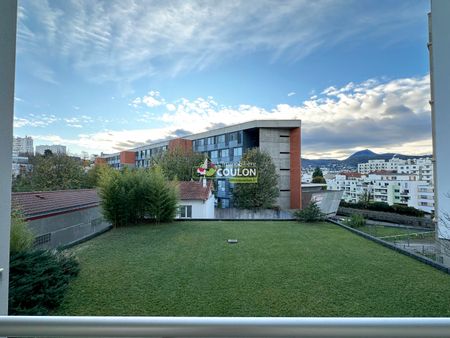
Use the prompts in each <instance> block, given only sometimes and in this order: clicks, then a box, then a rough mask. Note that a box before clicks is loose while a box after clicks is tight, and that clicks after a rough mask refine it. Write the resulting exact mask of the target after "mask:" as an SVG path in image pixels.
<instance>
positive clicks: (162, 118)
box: [34, 75, 431, 158]
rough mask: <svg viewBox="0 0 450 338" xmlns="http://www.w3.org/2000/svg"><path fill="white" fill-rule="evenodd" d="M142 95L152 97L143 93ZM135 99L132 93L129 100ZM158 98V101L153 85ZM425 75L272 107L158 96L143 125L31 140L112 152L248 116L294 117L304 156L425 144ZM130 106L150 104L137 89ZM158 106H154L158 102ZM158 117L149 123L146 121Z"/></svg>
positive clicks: (422, 150) (427, 147) (420, 150)
mask: <svg viewBox="0 0 450 338" xmlns="http://www.w3.org/2000/svg"><path fill="white" fill-rule="evenodd" d="M144 97H152V98H153V97H154V95H153V96H152V95H150V94H147V95H145V96H144ZM137 99H139V100H137ZM157 99H158V101H161V102H165V99H164V98H163V97H162V94H160V93H159V92H158V95H157ZM428 101H429V76H428V75H426V76H423V77H415V78H403V79H394V80H390V81H381V80H377V79H369V80H367V81H365V82H362V83H348V84H346V85H345V86H342V87H329V88H326V89H324V90H323V91H322V93H321V94H320V95H314V96H312V97H311V98H310V99H308V100H306V101H304V102H303V103H302V104H300V105H289V104H279V105H277V106H275V107H273V108H272V109H265V108H262V107H258V106H253V105H246V104H242V105H239V106H234V107H232V106H224V105H221V104H220V103H218V102H216V101H215V100H214V98H212V97H210V96H209V97H206V98H197V99H194V100H188V99H186V98H181V99H179V100H176V101H174V102H169V103H166V105H165V106H164V109H165V112H164V113H162V114H154V113H152V112H151V111H146V112H145V113H142V114H140V115H139V117H138V118H137V119H138V120H139V121H140V122H141V123H146V124H147V125H148V126H149V128H145V129H136V130H107V131H102V132H98V133H93V134H80V135H79V138H77V139H61V138H58V137H57V136H55V135H47V136H46V135H34V137H35V138H36V139H38V140H42V141H45V142H52V140H54V139H56V140H57V142H59V143H64V144H68V145H76V146H79V147H82V148H84V149H89V150H90V151H91V152H97V153H98V152H99V151H100V150H101V151H104V152H115V151H119V150H123V149H127V148H131V147H135V146H139V145H142V144H145V143H148V142H151V141H155V140H161V139H166V138H172V137H179V136H182V135H185V134H189V133H198V132H203V131H205V130H208V129H212V128H217V127H219V126H223V125H229V124H236V123H241V122H246V121H250V120H256V119H301V120H302V152H303V156H304V157H310V158H316V157H338V158H342V157H345V156H348V155H349V154H350V153H351V152H353V151H356V150H359V149H362V148H370V149H372V150H374V151H379V152H384V151H386V152H388V151H389V152H402V153H408V154H427V153H430V152H431V117H430V114H431V113H430V107H429V103H428ZM133 102H135V105H136V108H139V109H150V110H151V109H152V108H153V107H154V106H152V105H151V104H150V105H149V104H148V102H145V101H144V100H143V98H142V97H140V98H136V99H135V100H133ZM161 107H162V106H159V108H161ZM155 124H157V125H162V127H157V128H156V127H154V128H152V127H151V126H152V125H155Z"/></svg>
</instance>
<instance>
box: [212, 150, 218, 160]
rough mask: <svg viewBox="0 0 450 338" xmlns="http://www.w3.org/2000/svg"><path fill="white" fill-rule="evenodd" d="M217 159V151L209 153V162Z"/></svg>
mask: <svg viewBox="0 0 450 338" xmlns="http://www.w3.org/2000/svg"><path fill="white" fill-rule="evenodd" d="M217 157H219V152H218V151H217V150H213V151H211V160H212V159H217Z"/></svg>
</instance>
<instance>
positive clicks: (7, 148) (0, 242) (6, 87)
mask: <svg viewBox="0 0 450 338" xmlns="http://www.w3.org/2000/svg"><path fill="white" fill-rule="evenodd" d="M16 20H17V0H1V1H0V315H7V314H8V285H9V237H10V224H11V159H12V142H13V115H14V70H15V60H16Z"/></svg>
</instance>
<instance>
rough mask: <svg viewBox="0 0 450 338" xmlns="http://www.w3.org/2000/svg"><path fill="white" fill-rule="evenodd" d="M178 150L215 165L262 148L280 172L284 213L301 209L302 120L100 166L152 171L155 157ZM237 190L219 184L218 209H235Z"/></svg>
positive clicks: (220, 133) (183, 141)
mask: <svg viewBox="0 0 450 338" xmlns="http://www.w3.org/2000/svg"><path fill="white" fill-rule="evenodd" d="M177 147H181V148H182V149H185V150H187V151H195V152H199V153H203V154H205V156H207V157H208V158H209V159H210V160H211V161H212V162H213V163H231V162H233V163H236V162H239V161H240V159H241V157H242V155H243V154H244V153H245V151H246V150H247V149H251V148H259V149H261V150H262V151H265V152H267V153H268V154H269V155H270V156H271V157H272V160H273V162H274V163H275V166H276V169H277V171H278V175H279V179H278V188H279V190H280V195H279V198H278V201H277V204H278V205H279V206H280V208H282V209H299V208H301V163H300V162H301V121H300V120H255V121H250V122H245V123H240V124H236V125H232V126H226V127H222V128H217V129H214V130H210V131H206V132H203V133H199V134H192V135H187V136H184V137H182V138H177V139H172V140H167V141H163V142H157V143H151V144H147V145H145V146H142V147H138V148H134V149H130V150H127V151H122V152H120V153H115V154H109V155H103V156H101V157H99V158H98V159H97V162H105V163H107V164H109V165H111V166H113V167H115V168H121V167H123V166H132V167H149V166H150V165H151V163H152V159H153V158H154V157H155V156H157V155H158V154H160V153H162V152H164V151H167V150H169V151H170V150H171V149H174V148H177ZM235 184H236V183H235ZM233 186H234V184H233V183H230V182H229V180H226V179H218V180H217V185H216V187H217V189H216V191H215V195H216V199H217V202H218V203H217V205H218V206H220V207H223V208H228V207H232V206H233V200H232V190H233Z"/></svg>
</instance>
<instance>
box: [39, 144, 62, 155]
mask: <svg viewBox="0 0 450 338" xmlns="http://www.w3.org/2000/svg"><path fill="white" fill-rule="evenodd" d="M46 150H50V151H51V152H52V153H53V154H66V146H62V145H60V144H52V145H40V146H36V154H41V155H44V153H45V151H46Z"/></svg>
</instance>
